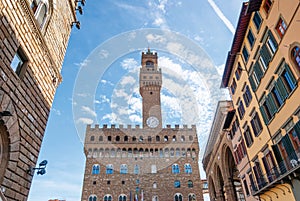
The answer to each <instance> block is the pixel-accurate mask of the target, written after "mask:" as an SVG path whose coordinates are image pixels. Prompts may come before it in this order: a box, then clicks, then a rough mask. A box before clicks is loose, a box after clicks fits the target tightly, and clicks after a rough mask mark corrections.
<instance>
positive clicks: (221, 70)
mask: <svg viewBox="0 0 300 201" xmlns="http://www.w3.org/2000/svg"><path fill="white" fill-rule="evenodd" d="M224 68H225V64H221V65H220V66H216V69H217V71H218V74H219V75H221V76H223V72H224Z"/></svg>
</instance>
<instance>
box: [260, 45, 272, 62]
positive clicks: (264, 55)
mask: <svg viewBox="0 0 300 201" xmlns="http://www.w3.org/2000/svg"><path fill="white" fill-rule="evenodd" d="M260 55H261V56H262V58H263V60H264V61H265V62H266V65H267V66H269V63H270V61H271V59H272V56H271V53H270V52H269V50H268V48H267V45H266V44H264V45H263V46H262V47H261V49H260Z"/></svg>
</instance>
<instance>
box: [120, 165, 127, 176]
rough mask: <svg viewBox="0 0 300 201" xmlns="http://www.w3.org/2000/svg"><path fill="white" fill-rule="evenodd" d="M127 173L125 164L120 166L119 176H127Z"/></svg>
mask: <svg viewBox="0 0 300 201" xmlns="http://www.w3.org/2000/svg"><path fill="white" fill-rule="evenodd" d="M127 173H128V168H127V165H126V164H121V167H120V174H127Z"/></svg>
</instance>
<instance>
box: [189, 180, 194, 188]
mask: <svg viewBox="0 0 300 201" xmlns="http://www.w3.org/2000/svg"><path fill="white" fill-rule="evenodd" d="M188 187H189V188H193V187H194V185H193V181H192V180H188Z"/></svg>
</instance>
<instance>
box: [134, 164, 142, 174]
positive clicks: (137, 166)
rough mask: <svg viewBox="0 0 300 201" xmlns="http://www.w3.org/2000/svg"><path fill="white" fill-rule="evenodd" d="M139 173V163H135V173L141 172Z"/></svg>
mask: <svg viewBox="0 0 300 201" xmlns="http://www.w3.org/2000/svg"><path fill="white" fill-rule="evenodd" d="M139 173H140V167H139V165H134V169H133V174H139Z"/></svg>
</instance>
